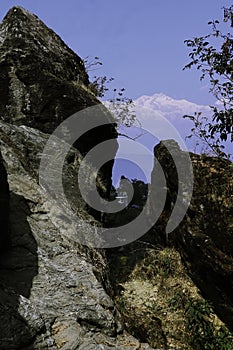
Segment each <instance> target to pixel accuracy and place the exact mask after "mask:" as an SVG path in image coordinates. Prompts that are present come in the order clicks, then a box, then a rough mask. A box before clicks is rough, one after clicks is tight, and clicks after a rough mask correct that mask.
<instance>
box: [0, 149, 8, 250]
mask: <svg viewBox="0 0 233 350" xmlns="http://www.w3.org/2000/svg"><path fill="white" fill-rule="evenodd" d="M0 213H1V216H0V227H1V235H0V251H4V249H6V248H7V246H8V243H9V238H10V232H9V227H10V226H9V186H8V182H7V173H6V169H5V167H4V164H3V159H2V155H1V153H0Z"/></svg>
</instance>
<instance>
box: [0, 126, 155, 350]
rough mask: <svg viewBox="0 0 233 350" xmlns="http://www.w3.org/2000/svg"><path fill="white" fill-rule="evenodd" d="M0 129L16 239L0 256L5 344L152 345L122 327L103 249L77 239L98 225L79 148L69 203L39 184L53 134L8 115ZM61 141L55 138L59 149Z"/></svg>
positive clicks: (72, 160) (70, 171)
mask: <svg viewBox="0 0 233 350" xmlns="http://www.w3.org/2000/svg"><path fill="white" fill-rule="evenodd" d="M0 131H1V138H0V140H1V141H0V149H1V152H2V156H3V158H4V160H5V163H6V170H7V174H8V182H9V186H10V226H11V243H12V244H11V249H10V250H9V251H8V252H6V253H5V254H4V255H1V259H0V281H1V282H0V349H2V350H4V349H5V350H8V349H14V350H16V349H25V350H26V349H27V350H29V349H34V350H35V349H63V350H72V349H73V350H75V349H93V350H94V349H98V348H99V349H106V350H107V349H119V350H127V349H130V350H131V349H135V350H136V349H142V350H143V349H148V350H149V349H151V348H150V347H149V346H147V345H146V344H140V343H139V341H138V340H137V339H135V338H133V337H132V336H130V335H129V334H128V333H126V332H124V331H123V325H122V322H121V317H120V315H119V313H118V311H117V310H116V308H115V306H114V303H113V301H112V299H111V297H110V296H109V294H108V292H110V287H109V281H108V273H107V265H106V261H105V258H104V252H101V251H99V250H96V249H92V248H88V247H86V246H84V245H81V244H80V243H79V242H80V239H81V237H84V238H86V239H88V237H89V236H90V235H91V236H94V235H95V232H96V231H95V226H96V225H98V223H97V222H95V220H94V219H93V218H92V217H91V216H89V215H88V214H87V213H86V211H85V207H84V205H83V203H82V199H81V196H80V195H79V192H78V187H77V183H76V178H77V173H76V172H77V168H78V164H79V162H80V160H81V158H82V157H81V155H80V153H79V152H78V151H77V150H75V149H71V150H70V153H69V154H68V157H67V159H66V161H65V163H64V180H65V182H64V187H65V190H66V196H67V199H68V201H69V202H70V204H71V208H72V209H73V210H71V208H68V207H67V206H66V203H64V202H62V201H59V198H57V197H56V196H51V195H50V194H49V193H48V192H47V191H46V189H43V188H42V187H40V186H39V184H38V168H39V164H40V157H41V152H42V151H43V148H44V145H45V143H46V142H47V140H48V137H49V135H46V134H43V133H42V132H40V131H38V130H35V129H31V128H29V127H23V126H21V127H18V126H13V125H10V124H7V123H4V122H1V123H0ZM61 142H62V141H60V140H59V139H57V141H54V148H55V149H59V147H60V146H61V145H60V143H61ZM89 172H90V173H91V167H90V168H89ZM86 174H87V175H88V172H86ZM4 176H5V172H4ZM52 176H54V178H55V177H56V174H55V173H54V174H52ZM87 177H88V176H87ZM4 181H5V184H6V178H5V177H4ZM6 188H7V187H6ZM1 209H2V208H1ZM6 214H7V213H6ZM1 215H2V212H1ZM74 215H75V217H76V225H74V224H72V220H71V218H73V217H74ZM1 217H2V216H1Z"/></svg>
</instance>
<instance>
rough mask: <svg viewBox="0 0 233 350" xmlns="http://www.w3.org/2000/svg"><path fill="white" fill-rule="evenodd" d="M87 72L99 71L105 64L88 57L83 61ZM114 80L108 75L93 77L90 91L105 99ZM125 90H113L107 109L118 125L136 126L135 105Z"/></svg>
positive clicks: (96, 58) (95, 58)
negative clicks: (99, 67)
mask: <svg viewBox="0 0 233 350" xmlns="http://www.w3.org/2000/svg"><path fill="white" fill-rule="evenodd" d="M83 63H84V65H85V68H86V70H87V72H88V73H89V72H92V71H94V70H96V69H98V68H97V67H98V66H102V65H103V63H102V62H101V61H100V60H99V57H97V56H96V57H94V58H93V59H89V57H86V58H85V59H84V60H83ZM113 80H114V78H112V77H110V78H108V77H107V76H106V75H104V76H97V75H95V76H94V77H93V81H92V82H91V83H90V84H89V89H90V90H91V91H92V93H94V95H95V96H96V97H99V98H104V97H105V96H106V93H107V92H109V87H108V85H109V84H110V83H111V82H112V81H113ZM124 94H125V88H120V89H117V88H114V89H113V90H112V97H111V98H110V100H109V101H108V103H107V104H106V106H107V108H108V109H109V110H110V112H111V113H112V115H113V116H114V118H115V120H116V122H117V124H118V125H119V124H121V125H125V126H131V125H132V124H134V122H135V119H136V115H135V113H134V104H133V100H132V99H131V98H128V97H126V96H125V95H124Z"/></svg>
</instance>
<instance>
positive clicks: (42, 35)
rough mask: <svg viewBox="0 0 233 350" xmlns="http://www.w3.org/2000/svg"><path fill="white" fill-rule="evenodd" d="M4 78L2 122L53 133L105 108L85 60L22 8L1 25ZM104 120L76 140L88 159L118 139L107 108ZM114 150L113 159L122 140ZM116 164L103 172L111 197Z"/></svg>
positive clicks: (0, 75)
mask: <svg viewBox="0 0 233 350" xmlns="http://www.w3.org/2000/svg"><path fill="white" fill-rule="evenodd" d="M0 80H1V86H0V96H1V99H0V118H1V119H2V120H4V121H6V122H9V123H12V124H16V125H26V126H30V127H33V128H36V129H38V130H41V131H43V132H46V133H52V132H53V131H54V129H55V128H56V127H57V126H58V125H60V123H61V122H62V121H64V120H65V119H67V118H68V117H69V116H71V115H73V114H74V113H76V112H79V111H80V110H83V109H85V108H87V107H90V106H95V105H98V104H100V102H99V101H98V100H97V98H96V97H95V95H94V94H93V93H92V92H91V90H89V89H88V86H89V79H88V75H87V73H86V70H85V67H84V63H83V60H82V59H81V58H80V57H79V56H78V55H77V54H76V53H74V52H73V51H72V50H71V49H70V48H69V47H68V46H67V45H66V44H65V43H64V42H63V41H62V39H61V38H60V37H59V36H58V35H57V34H55V33H54V32H53V31H52V30H51V29H49V28H48V27H46V25H45V24H44V23H43V22H42V21H41V20H40V19H39V18H38V17H37V16H35V15H33V14H31V13H29V12H28V11H26V10H24V9H23V8H22V7H13V8H12V9H11V10H10V11H9V12H8V13H7V15H6V16H5V18H4V19H3V21H2V23H1V25H0ZM77 118H78V116H77ZM101 120H102V124H103V125H102V126H101V127H99V128H98V129H93V130H91V131H89V132H87V133H85V134H84V135H82V136H81V137H80V138H79V139H78V140H77V141H76V142H75V147H76V148H77V149H78V150H79V151H80V152H81V153H82V154H83V155H84V154H86V153H87V152H88V151H89V150H90V149H91V148H92V147H93V146H95V145H97V144H99V143H101V142H103V141H105V140H107V139H114V138H115V139H116V137H117V132H116V129H115V125H114V123H113V119H112V117H111V115H110V113H108V112H107V110H105V111H104V108H103V113H102V115H101ZM85 123H88V114H87V118H86V120H85ZM72 131H73V130H72ZM113 148H114V149H113V151H112V159H114V156H115V153H116V150H117V142H116V143H115V147H113ZM112 166H113V161H110V162H109V163H108V164H107V165H105V167H104V169H103V171H102V176H103V177H104V181H105V184H106V187H107V193H106V194H105V195H106V196H107V195H108V193H109V191H110V187H111V172H112Z"/></svg>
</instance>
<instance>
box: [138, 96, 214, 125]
mask: <svg viewBox="0 0 233 350" xmlns="http://www.w3.org/2000/svg"><path fill="white" fill-rule="evenodd" d="M134 102H135V105H136V106H141V107H144V108H149V109H152V110H154V111H158V112H160V113H161V114H162V115H163V116H164V117H166V118H168V119H169V120H170V121H175V120H176V119H177V118H182V116H183V115H185V114H188V115H193V114H194V113H195V112H202V113H205V114H209V113H210V107H209V106H203V105H198V104H195V103H193V102H189V101H187V100H184V99H182V100H176V99H174V98H172V97H170V96H167V95H165V94H163V93H158V94H154V95H152V96H146V95H144V96H141V97H139V98H138V99H136V100H135V101H134ZM182 121H183V119H182Z"/></svg>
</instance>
